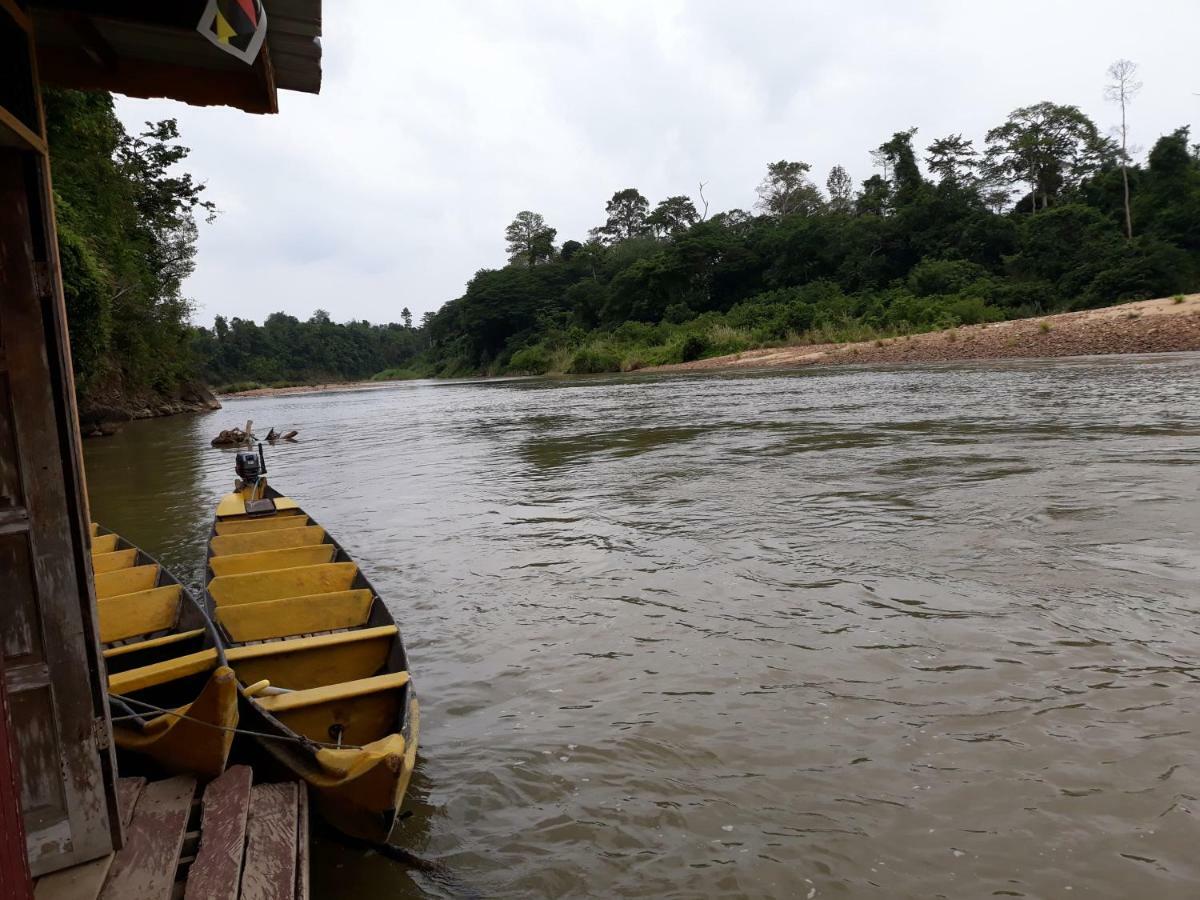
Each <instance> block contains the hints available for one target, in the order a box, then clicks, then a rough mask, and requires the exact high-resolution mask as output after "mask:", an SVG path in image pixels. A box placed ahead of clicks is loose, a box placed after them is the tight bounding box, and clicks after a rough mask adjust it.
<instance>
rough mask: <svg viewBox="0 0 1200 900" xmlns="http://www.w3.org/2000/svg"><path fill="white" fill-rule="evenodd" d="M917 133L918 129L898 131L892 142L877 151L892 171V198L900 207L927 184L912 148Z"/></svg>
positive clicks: (886, 143)
mask: <svg viewBox="0 0 1200 900" xmlns="http://www.w3.org/2000/svg"><path fill="white" fill-rule="evenodd" d="M916 133H917V129H916V128H910V129H908V130H907V131H897V132H896V133H895V134H893V135H892V139H891V140H890V141H885V142H884V143H882V144H880V145H879V148H878V149H877V150H876V152H877V153H879V154H880V156H881V157H882V158H883V159H884V160H885V161H886V163H887V164H888V166H890V168H891V170H892V196H893V201H894V202H895V204H896V205H898V206H902V205H904V204H906V203H908V202H909V201H910V200H911V199H912V198H913V196H914V195H915V193H916V192H917V191H918V190H919V189H920V188H921V186H922V185H923V184H925V179H924V178H922V177H921V168H920V166H918V165H917V154H916V153H915V152H914V151H913V146H912V139H913V136H914V135H915V134H916Z"/></svg>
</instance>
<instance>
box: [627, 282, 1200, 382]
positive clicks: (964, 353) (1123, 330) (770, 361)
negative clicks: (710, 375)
mask: <svg viewBox="0 0 1200 900" xmlns="http://www.w3.org/2000/svg"><path fill="white" fill-rule="evenodd" d="M1180 350H1200V294H1190V295H1187V296H1186V297H1184V300H1183V302H1182V303H1180V302H1176V300H1175V299H1174V298H1171V297H1167V298H1163V299H1159V300H1142V301H1139V302H1137V303H1123V304H1121V305H1119V306H1107V307H1104V308H1102V309H1088V310H1081V311H1079V312H1071V313H1059V314H1057V315H1053V316H1040V317H1038V318H1034V319H1016V320H1014V321H1011V322H994V323H991V324H987V325H963V326H961V327H959V328H951V329H947V330H946V331H936V332H931V333H929V334H914V335H910V336H908V337H898V338H886V339H884V340H882V341H863V342H860V343H852V344H810V345H804V346H794V347H776V348H773V349H769V350H747V351H745V352H742V353H736V354H733V355H732V356H714V357H712V358H710V359H699V360H696V361H695V362H688V363H677V364H674V365H668V366H655V367H653V368H648V369H643V370H642V371H644V372H705V371H718V370H729V369H771V368H793V367H796V366H815V365H825V366H828V365H860V364H863V363H904V362H946V361H951V360H960V359H961V360H966V359H1019V358H1030V359H1032V358H1038V357H1050V356H1090V355H1093V354H1103V353H1167V352H1171V351H1180Z"/></svg>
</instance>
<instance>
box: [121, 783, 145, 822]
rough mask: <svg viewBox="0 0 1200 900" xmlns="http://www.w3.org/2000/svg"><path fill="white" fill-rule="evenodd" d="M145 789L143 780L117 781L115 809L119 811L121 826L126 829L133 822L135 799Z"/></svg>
mask: <svg viewBox="0 0 1200 900" xmlns="http://www.w3.org/2000/svg"><path fill="white" fill-rule="evenodd" d="M145 787H146V779H145V778H121V779H118V780H117V808H118V809H119V810H120V811H121V826H122V827H123V828H128V827H129V823H130V822H131V821H132V820H133V810H134V807H135V806H136V805H137V799H138V797H140V796H141V795H142V789H143V788H145Z"/></svg>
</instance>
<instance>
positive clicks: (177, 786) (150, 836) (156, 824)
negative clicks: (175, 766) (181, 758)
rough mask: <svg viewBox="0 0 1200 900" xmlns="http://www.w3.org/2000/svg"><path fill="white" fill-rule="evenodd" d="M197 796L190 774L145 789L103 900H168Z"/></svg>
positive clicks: (138, 802) (194, 783)
mask: <svg viewBox="0 0 1200 900" xmlns="http://www.w3.org/2000/svg"><path fill="white" fill-rule="evenodd" d="M195 792H196V779H195V778H192V777H191V776H190V775H179V776H177V777H175V778H168V779H167V780H166V781H155V782H153V783H151V784H148V785H146V787H145V788H143V789H142V794H141V796H140V797H139V798H138V801H137V805H136V806H135V807H134V810H133V819H132V820H131V821H130V823H129V828H128V830H127V831H126V834H125V846H124V847H122V848H121V849H120V850H119V851H117V854H116V857H115V858H114V859H113V867H112V871H111V872H109V875H108V881H107V882H105V884H104V890H103V891H102V892H101V894H100V900H133V898H135V897H136V898H137V900H169V898H170V896H171V889H172V886H173V885H174V884H175V868H176V866H177V865H178V864H179V848H180V847H181V846H182V845H183V835H184V832H186V831H187V821H188V813H189V811H190V810H191V804H192V795H193V794H195Z"/></svg>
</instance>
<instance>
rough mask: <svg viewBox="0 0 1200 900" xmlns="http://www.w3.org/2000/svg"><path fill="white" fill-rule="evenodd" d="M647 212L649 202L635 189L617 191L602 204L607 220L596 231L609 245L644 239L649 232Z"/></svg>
mask: <svg viewBox="0 0 1200 900" xmlns="http://www.w3.org/2000/svg"><path fill="white" fill-rule="evenodd" d="M649 210H650V201H648V200H647V199H646V198H645V197H643V196H642V194H641V191H639V190H638V189H637V188H625V189H624V190H621V191H617V192H616V193H615V194H613V195H612V199H610V200H609V201H608V203H606V204H604V211H605V212H606V213H608V219H607V221H605V223H604V224H603V225H602V226H601V227H600V228H598V229H596V231H597V232H598V233H599V235H601V236H603V237H604V239H605V240H607V241H608V243H610V244H619V243H620V242H621V241H627V240H629V239H630V238H635V237H645V236H646V235H647V234H648V233H649V232H650V226H649V225H648V224H647V223H646V217H647V216H648V214H649Z"/></svg>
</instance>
